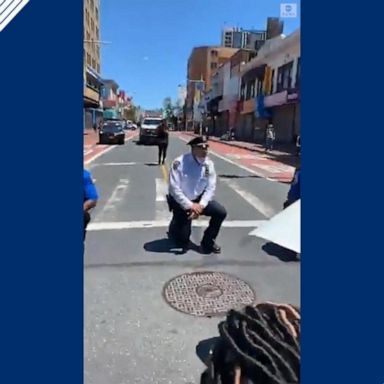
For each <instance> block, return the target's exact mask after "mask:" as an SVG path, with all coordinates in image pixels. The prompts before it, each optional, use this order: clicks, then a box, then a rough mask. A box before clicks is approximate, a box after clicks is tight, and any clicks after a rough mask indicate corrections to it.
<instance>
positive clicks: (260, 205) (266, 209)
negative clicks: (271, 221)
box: [222, 179, 277, 218]
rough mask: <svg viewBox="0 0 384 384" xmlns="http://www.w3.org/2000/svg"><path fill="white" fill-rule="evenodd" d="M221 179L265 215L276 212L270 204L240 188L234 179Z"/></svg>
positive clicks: (269, 215)
mask: <svg viewBox="0 0 384 384" xmlns="http://www.w3.org/2000/svg"><path fill="white" fill-rule="evenodd" d="M222 181H223V182H224V183H225V184H227V185H228V186H229V187H230V188H231V189H232V190H233V191H235V192H236V193H237V194H238V195H239V196H241V197H242V198H243V199H244V200H245V201H246V202H247V203H248V204H250V205H252V207H253V208H255V209H256V210H257V211H259V212H260V213H262V214H263V215H264V216H265V217H267V218H270V217H272V216H274V215H275V214H276V213H277V212H276V211H275V210H274V209H273V208H272V207H271V206H269V205H268V204H267V203H265V202H264V201H262V200H261V199H259V198H258V197H257V196H255V195H253V194H252V193H250V192H248V191H246V190H244V189H243V188H241V187H240V185H239V184H238V183H237V182H236V181H234V180H227V179H223V180H222Z"/></svg>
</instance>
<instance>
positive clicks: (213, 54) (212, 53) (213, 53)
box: [211, 50, 219, 57]
mask: <svg viewBox="0 0 384 384" xmlns="http://www.w3.org/2000/svg"><path fill="white" fill-rule="evenodd" d="M211 55H212V57H217V56H218V55H219V52H217V51H216V50H212V51H211Z"/></svg>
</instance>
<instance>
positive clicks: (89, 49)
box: [83, 0, 102, 128]
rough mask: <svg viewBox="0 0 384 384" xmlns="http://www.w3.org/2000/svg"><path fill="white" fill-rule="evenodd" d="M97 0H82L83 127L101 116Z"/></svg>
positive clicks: (91, 124) (94, 122)
mask: <svg viewBox="0 0 384 384" xmlns="http://www.w3.org/2000/svg"><path fill="white" fill-rule="evenodd" d="M99 5H100V4H99V0H84V36H83V40H84V57H83V61H84V127H85V128H91V127H92V126H95V125H97V123H98V120H99V119H100V118H101V117H102V109H101V108H100V107H101V105H100V104H101V99H100V90H101V86H102V81H101V78H100V41H99V39H100V31H99V28H100V12H99V9H100V8H99Z"/></svg>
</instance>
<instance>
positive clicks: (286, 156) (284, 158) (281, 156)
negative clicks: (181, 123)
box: [182, 132, 300, 168]
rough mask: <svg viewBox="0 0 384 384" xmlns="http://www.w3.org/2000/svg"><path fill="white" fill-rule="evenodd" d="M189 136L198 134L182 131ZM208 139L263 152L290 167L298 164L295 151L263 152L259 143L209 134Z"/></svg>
mask: <svg viewBox="0 0 384 384" xmlns="http://www.w3.org/2000/svg"><path fill="white" fill-rule="evenodd" d="M182 133H185V134H187V135H189V136H198V135H197V134H195V133H193V132H182ZM209 141H215V142H218V143H221V144H225V145H229V146H232V147H237V148H241V149H246V150H248V151H252V152H258V153H260V154H263V156H264V157H265V158H267V159H270V160H274V161H276V162H278V163H281V164H285V165H289V166H291V167H295V168H297V167H298V166H300V158H299V157H298V156H296V154H295V153H292V152H288V151H283V150H274V151H272V152H268V153H266V152H265V148H264V147H263V146H262V145H261V144H255V143H249V142H246V141H237V140H232V141H223V140H220V139H219V138H218V137H214V136H209Z"/></svg>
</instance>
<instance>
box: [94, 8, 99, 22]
mask: <svg viewBox="0 0 384 384" xmlns="http://www.w3.org/2000/svg"><path fill="white" fill-rule="evenodd" d="M95 13H96V20H97V21H99V8H97V7H96V9H95Z"/></svg>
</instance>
